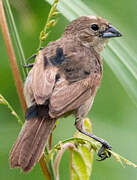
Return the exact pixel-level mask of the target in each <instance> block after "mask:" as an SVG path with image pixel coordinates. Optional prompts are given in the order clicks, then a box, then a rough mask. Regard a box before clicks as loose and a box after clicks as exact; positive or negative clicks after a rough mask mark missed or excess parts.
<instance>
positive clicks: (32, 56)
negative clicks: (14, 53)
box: [26, 53, 37, 61]
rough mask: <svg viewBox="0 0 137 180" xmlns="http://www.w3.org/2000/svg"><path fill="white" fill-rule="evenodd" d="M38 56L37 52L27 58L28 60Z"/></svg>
mask: <svg viewBox="0 0 137 180" xmlns="http://www.w3.org/2000/svg"><path fill="white" fill-rule="evenodd" d="M36 56H37V53H34V54H32V55H31V56H30V57H29V58H27V59H26V61H29V60H31V59H33V58H35V57H36Z"/></svg>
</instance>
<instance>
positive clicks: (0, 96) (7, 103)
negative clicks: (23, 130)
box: [0, 94, 23, 126]
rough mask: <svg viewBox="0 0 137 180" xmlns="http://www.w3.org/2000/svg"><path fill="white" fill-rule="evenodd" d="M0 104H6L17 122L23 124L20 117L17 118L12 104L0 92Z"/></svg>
mask: <svg viewBox="0 0 137 180" xmlns="http://www.w3.org/2000/svg"><path fill="white" fill-rule="evenodd" d="M0 104H4V105H7V106H8V108H9V109H10V111H11V113H12V114H13V115H14V116H15V117H16V118H17V120H18V123H19V124H21V126H22V125H23V122H22V121H21V119H20V118H19V116H18V115H17V113H16V112H15V111H14V109H13V108H12V106H11V105H10V104H9V102H8V101H7V100H6V99H5V98H4V97H3V96H2V95H1V94H0Z"/></svg>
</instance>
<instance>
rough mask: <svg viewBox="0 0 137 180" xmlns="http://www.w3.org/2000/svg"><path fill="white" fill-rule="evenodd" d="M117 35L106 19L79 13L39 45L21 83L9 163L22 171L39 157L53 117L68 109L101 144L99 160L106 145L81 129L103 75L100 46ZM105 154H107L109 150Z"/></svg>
mask: <svg viewBox="0 0 137 180" xmlns="http://www.w3.org/2000/svg"><path fill="white" fill-rule="evenodd" d="M120 36H122V35H121V33H120V31H119V30H118V29H116V28H115V27H114V26H113V25H112V24H111V23H109V21H108V20H106V19H104V18H102V17H99V16H81V17H79V18H77V19H75V20H73V21H72V22H71V23H70V24H69V25H68V26H67V27H66V28H65V30H64V32H63V34H62V36H61V37H60V38H59V39H57V40H55V41H52V42H49V43H48V45H47V46H46V47H44V48H42V49H41V50H40V51H39V53H38V54H37V56H36V60H35V62H34V64H33V67H32V69H31V70H30V71H29V74H28V76H27V78H26V81H25V84H24V96H25V98H26V103H27V107H28V108H27V110H26V115H25V118H26V121H25V123H24V125H23V127H22V129H21V131H20V133H19V135H18V137H17V140H16V141H15V143H14V144H13V147H12V149H11V151H10V157H9V161H10V167H11V168H21V169H22V171H24V172H28V171H30V170H31V169H32V167H34V166H35V164H36V163H37V162H38V161H39V160H40V158H41V156H42V154H43V152H44V148H45V146H46V142H47V140H48V138H49V135H50V133H51V132H52V130H53V128H54V126H55V124H56V121H57V119H58V118H60V117H62V116H65V115H69V114H73V115H74V116H75V127H76V129H77V130H78V131H79V132H81V133H83V134H85V135H87V136H89V137H91V138H93V139H94V140H96V141H98V142H100V143H101V145H102V146H101V148H100V150H99V152H98V155H99V157H100V158H101V160H104V159H106V158H107V156H106V155H105V153H104V150H105V149H111V148H112V147H111V145H109V143H108V142H107V141H105V140H103V139H102V138H99V137H97V136H96V135H94V134H91V133H89V132H86V131H85V129H84V128H83V119H84V118H85V117H86V115H87V114H88V112H89V111H90V109H91V107H92V105H93V102H94V98H95V95H96V92H97V90H98V88H99V86H100V83H101V79H102V74H103V61H102V57H101V51H102V50H103V49H104V48H105V46H106V45H107V43H108V40H109V38H113V37H120ZM109 156H111V154H109Z"/></svg>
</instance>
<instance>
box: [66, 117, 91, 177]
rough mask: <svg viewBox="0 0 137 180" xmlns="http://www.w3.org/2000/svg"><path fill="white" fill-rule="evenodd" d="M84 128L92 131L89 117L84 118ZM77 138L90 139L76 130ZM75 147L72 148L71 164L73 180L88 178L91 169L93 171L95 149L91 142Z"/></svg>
mask: <svg viewBox="0 0 137 180" xmlns="http://www.w3.org/2000/svg"><path fill="white" fill-rule="evenodd" d="M84 128H85V129H86V131H88V132H92V128H91V122H90V120H89V119H85V120H84ZM74 137H75V138H84V139H87V140H88V139H90V138H88V137H87V136H85V135H83V134H81V133H80V132H78V131H77V132H76V133H75V135H74ZM75 145H76V147H77V148H75V149H71V150H70V151H71V166H70V174H71V180H88V179H89V177H90V175H91V171H92V163H93V149H92V148H91V146H90V144H88V143H85V144H84V143H83V144H76V143H75Z"/></svg>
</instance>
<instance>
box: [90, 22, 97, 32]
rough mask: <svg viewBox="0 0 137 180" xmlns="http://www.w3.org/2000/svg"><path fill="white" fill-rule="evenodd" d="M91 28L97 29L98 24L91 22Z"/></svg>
mask: <svg viewBox="0 0 137 180" xmlns="http://www.w3.org/2000/svg"><path fill="white" fill-rule="evenodd" d="M91 29H93V30H94V31H97V30H99V26H98V25H97V24H92V25H91Z"/></svg>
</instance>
